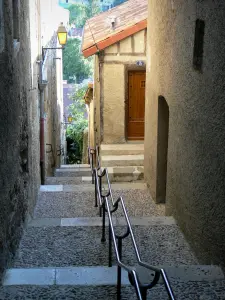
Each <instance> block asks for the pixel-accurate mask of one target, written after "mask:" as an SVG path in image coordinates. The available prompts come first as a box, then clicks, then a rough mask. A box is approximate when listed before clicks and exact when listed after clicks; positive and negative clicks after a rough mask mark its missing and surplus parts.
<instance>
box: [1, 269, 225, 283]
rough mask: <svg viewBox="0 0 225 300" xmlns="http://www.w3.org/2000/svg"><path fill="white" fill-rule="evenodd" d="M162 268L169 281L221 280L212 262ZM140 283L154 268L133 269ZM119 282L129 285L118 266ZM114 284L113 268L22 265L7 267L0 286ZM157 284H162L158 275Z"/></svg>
mask: <svg viewBox="0 0 225 300" xmlns="http://www.w3.org/2000/svg"><path fill="white" fill-rule="evenodd" d="M156 267H158V268H160V269H164V271H165V272H166V275H167V277H168V278H169V281H170V282H171V283H172V282H174V281H176V282H182V283H184V282H189V281H195V282H213V281H219V280H222V281H223V280H224V275H223V272H222V270H221V268H220V267H218V266H213V265H189V266H176V267H173V266H169V267H168V266H163V265H162V266H156ZM135 269H136V271H137V274H138V277H139V279H140V281H141V282H142V283H146V284H148V283H149V282H151V281H152V280H153V278H154V271H153V272H152V271H151V270H149V269H146V268H143V267H137V268H135ZM121 277H122V278H121V279H122V285H130V281H129V279H128V273H127V271H126V270H124V269H122V276H121ZM116 284H117V267H116V266H112V267H110V268H109V267H103V266H96V267H87V266H83V267H64V268H63V267H61V268H57V267H55V268H54V267H53V268H50V267H49V268H22V269H19V268H18V269H17V268H15V269H8V270H7V271H6V274H5V277H4V280H3V285H4V286H12V285H40V286H42V285H59V286H60V285H73V286H76V285H79V286H85V285H91V286H101V285H102V286H104V285H108V286H110V285H112V286H115V285H116ZM158 284H163V279H162V277H161V278H160V280H159V282H158Z"/></svg>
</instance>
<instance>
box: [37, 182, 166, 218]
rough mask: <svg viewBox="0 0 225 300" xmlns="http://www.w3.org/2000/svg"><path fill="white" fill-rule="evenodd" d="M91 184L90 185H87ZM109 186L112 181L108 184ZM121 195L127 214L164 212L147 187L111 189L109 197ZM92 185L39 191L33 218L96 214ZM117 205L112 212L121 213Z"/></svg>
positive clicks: (117, 214) (163, 213)
mask: <svg viewBox="0 0 225 300" xmlns="http://www.w3.org/2000/svg"><path fill="white" fill-rule="evenodd" d="M90 186H91V185H90ZM112 187H113V185H112ZM119 196H122V197H123V199H124V202H125V205H126V208H127V211H128V214H129V216H130V217H132V216H134V217H142V216H164V215H165V205H163V204H156V203H155V202H154V201H153V200H152V199H151V195H150V193H149V190H147V189H113V197H114V199H117V198H118V197H119ZM94 199H95V194H94V189H92V190H87V191H84V190H77V191H76V192H74V191H72V192H51V193H50V192H40V193H39V197H38V201H37V204H36V207H35V211H34V217H35V218H49V217H50V218H74V217H96V216H98V215H99V209H98V208H95V207H94V203H95V200H94ZM122 215H123V212H122V209H121V206H119V208H118V211H117V212H116V213H115V216H122Z"/></svg>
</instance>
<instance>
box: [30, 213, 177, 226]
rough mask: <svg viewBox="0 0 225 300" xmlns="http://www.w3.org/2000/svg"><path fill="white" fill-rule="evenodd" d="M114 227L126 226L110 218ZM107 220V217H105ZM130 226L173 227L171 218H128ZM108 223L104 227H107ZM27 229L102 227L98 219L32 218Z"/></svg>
mask: <svg viewBox="0 0 225 300" xmlns="http://www.w3.org/2000/svg"><path fill="white" fill-rule="evenodd" d="M112 218H113V224H114V225H115V226H125V225H127V223H126V220H125V218H124V217H112ZM106 219H107V220H108V216H107V215H106ZM130 222H131V224H132V226H136V225H141V226H156V225H175V224H176V222H175V220H174V218H173V217H130ZM108 225H109V223H108V221H107V222H106V226H108ZM27 226H28V227H55V226H61V227H69V226H72V227H80V226H102V218H100V217H78V218H34V219H31V220H29V222H28V224H27Z"/></svg>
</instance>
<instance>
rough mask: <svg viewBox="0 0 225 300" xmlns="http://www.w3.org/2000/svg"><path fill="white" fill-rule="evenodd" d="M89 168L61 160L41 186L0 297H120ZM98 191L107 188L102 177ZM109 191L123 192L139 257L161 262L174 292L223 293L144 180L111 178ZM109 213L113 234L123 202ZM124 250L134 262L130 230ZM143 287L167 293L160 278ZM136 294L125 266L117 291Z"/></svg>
mask: <svg viewBox="0 0 225 300" xmlns="http://www.w3.org/2000/svg"><path fill="white" fill-rule="evenodd" d="M130 153H131V152H130ZM120 154H121V150H120ZM91 174H92V173H91V169H90V166H89V165H62V166H61V168H60V169H57V170H56V176H55V177H49V178H47V184H46V185H45V186H41V188H40V192H39V198H38V202H37V205H36V207H35V212H34V218H33V219H32V220H30V221H29V222H28V224H27V228H26V230H25V232H24V235H23V238H22V240H21V244H20V247H19V250H18V253H17V255H16V258H15V261H14V265H13V267H12V269H9V270H8V271H7V272H6V276H5V281H4V282H3V285H4V287H3V288H2V289H1V292H0V299H20V300H22V299H52V300H53V299H54V300H55V299H58V300H59V299H80V300H81V299H83V300H87V299H110V300H111V299H116V298H117V268H116V266H117V261H116V257H115V253H114V248H113V257H112V266H111V267H109V266H108V255H109V254H108V253H109V240H108V234H109V231H108V228H109V222H108V217H107V216H106V218H107V222H106V226H107V228H106V241H105V242H102V241H101V238H102V229H101V227H102V218H101V217H100V216H99V207H94V206H95V192H94V189H95V185H94V184H92V183H91V180H92V176H91ZM100 174H101V172H100ZM103 182H104V181H103ZM102 191H103V192H102V193H103V194H107V192H108V184H107V183H103V187H102ZM112 194H113V197H114V200H116V199H117V198H118V197H119V196H122V197H123V198H124V202H125V205H126V209H127V213H128V215H129V217H130V222H131V225H132V228H133V232H134V235H135V240H136V243H137V245H138V248H139V251H140V253H141V258H142V261H143V262H145V263H148V264H151V265H154V266H155V267H160V268H164V269H165V271H166V274H167V276H168V278H169V281H170V284H171V287H172V290H173V292H174V295H175V298H174V299H190V300H195V299H196V300H197V299H204V300H205V299H218V300H219V299H224V298H223V296H224V283H225V280H224V276H223V273H222V271H221V269H220V268H219V267H216V266H210V265H208V266H207V265H205V266H202V265H200V264H198V260H197V259H196V257H195V255H194V254H193V252H192V251H191V249H190V247H189V245H188V243H187V242H186V240H185V238H184V236H183V234H182V233H181V231H180V230H179V228H178V226H177V225H176V222H175V220H174V218H173V217H166V216H165V207H164V205H163V204H161V205H159V204H158V205H156V204H155V203H154V202H153V201H152V200H151V196H150V194H149V191H148V189H147V187H146V184H145V183H144V182H143V180H139V181H136V182H122V183H121V182H115V183H113V184H112ZM107 215H108V214H107ZM112 217H113V223H114V226H115V231H116V234H124V233H125V232H126V228H127V226H126V219H125V217H124V214H123V211H122V209H121V207H119V208H118V210H117V211H116V212H115V213H113V214H112ZM122 251H123V253H122V262H123V263H124V264H125V265H127V266H129V267H137V260H136V257H135V253H134V251H133V247H132V242H131V239H130V237H129V236H128V237H127V238H125V239H124V240H123V250H122ZM137 270H138V269H137ZM143 270H144V268H143ZM143 270H142V271H140V270H139V272H140V273H138V274H139V276H140V280H144V282H145V283H148V284H149V283H150V282H151V281H152V279H153V278H152V277H151V274H152V273H154V272H153V271H148V270H147V273H146V271H145V272H144V273H143ZM149 272H150V273H149ZM141 274H142V275H141ZM147 274H148V275H147ZM141 278H142V279H141ZM147 294H148V297H147V299H167V298H168V295H167V292H166V289H165V286H164V285H163V282H162V279H161V280H160V281H159V283H158V284H157V285H156V286H155V287H153V288H152V289H151V290H149V291H148V293H147ZM135 297H137V296H136V295H135V289H134V287H132V286H131V285H130V282H129V280H128V273H127V272H126V271H125V270H122V291H121V299H129V300H131V299H135ZM117 299H118V298H117ZM142 299H145V298H142Z"/></svg>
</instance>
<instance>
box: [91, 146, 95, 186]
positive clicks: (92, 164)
mask: <svg viewBox="0 0 225 300" xmlns="http://www.w3.org/2000/svg"><path fill="white" fill-rule="evenodd" d="M92 151H93V150H92ZM93 158H94V153H93V152H91V170H92V184H94V160H93Z"/></svg>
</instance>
